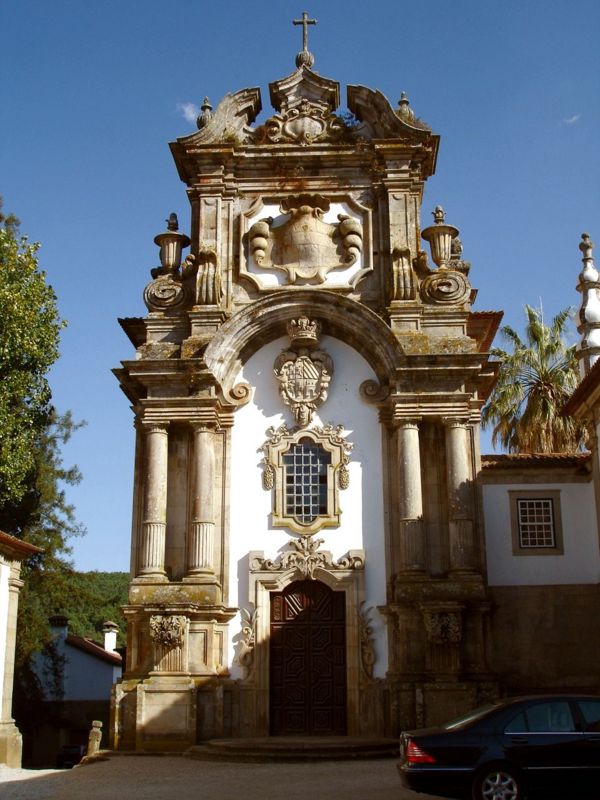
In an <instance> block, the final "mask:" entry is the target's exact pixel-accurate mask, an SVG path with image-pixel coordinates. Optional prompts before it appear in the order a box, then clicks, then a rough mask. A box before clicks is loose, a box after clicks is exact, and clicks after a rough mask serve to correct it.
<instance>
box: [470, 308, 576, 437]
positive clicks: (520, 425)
mask: <svg viewBox="0 0 600 800" xmlns="http://www.w3.org/2000/svg"><path fill="white" fill-rule="evenodd" d="M569 314H570V310H569V309H568V308H566V309H564V310H563V311H560V312H559V313H558V314H557V315H556V316H555V317H554V319H553V320H552V324H551V325H545V324H544V319H543V316H542V312H541V311H538V310H537V309H536V308H532V307H531V306H527V305H526V306H525V315H526V317H527V327H526V329H525V341H523V340H522V339H521V337H520V336H519V334H518V333H517V332H516V331H515V330H514V329H513V328H511V327H510V326H509V325H505V326H504V327H503V328H502V329H501V331H500V333H501V336H502V337H503V338H504V339H505V340H506V341H507V342H508V343H509V344H511V345H512V352H506V351H505V350H502V349H500V348H494V349H493V350H492V354H493V355H494V356H496V357H498V358H500V359H502V366H501V367H500V372H499V374H498V382H497V384H496V388H495V389H494V391H493V393H492V396H491V397H490V399H489V401H488V403H487V405H486V406H485V407H484V409H483V412H482V422H483V427H484V428H486V427H488V426H489V425H493V426H494V427H493V431H492V444H493V445H494V446H495V445H496V444H497V443H500V445H501V446H502V448H504V449H505V450H508V452H509V453H516V452H525V453H558V452H575V451H578V450H581V449H582V448H583V447H584V446H585V441H586V431H585V428H584V426H583V425H582V424H581V423H579V422H577V421H576V420H574V419H573V418H572V417H567V416H563V415H562V413H561V411H562V407H563V405H564V404H565V402H566V401H567V400H568V398H569V396H570V395H571V393H572V392H573V390H574V389H575V387H576V386H577V383H578V380H579V373H578V369H577V358H576V356H575V347H574V346H573V347H567V346H566V344H565V342H564V338H563V337H564V333H565V328H566V325H567V320H568V319H569Z"/></svg>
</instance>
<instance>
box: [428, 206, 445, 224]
mask: <svg viewBox="0 0 600 800" xmlns="http://www.w3.org/2000/svg"><path fill="white" fill-rule="evenodd" d="M431 216H432V217H433V221H434V222H435V224H436V225H443V224H444V220H445V219H446V212H445V211H444V209H443V208H442V207H441V206H436V207H435V208H434V209H433V211H432V212H431Z"/></svg>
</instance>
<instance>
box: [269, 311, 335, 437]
mask: <svg viewBox="0 0 600 800" xmlns="http://www.w3.org/2000/svg"><path fill="white" fill-rule="evenodd" d="M287 329H288V334H289V336H290V340H291V348H290V349H288V350H283V351H282V352H281V353H280V354H279V356H278V357H277V358H276V359H275V364H274V371H275V377H276V378H277V380H278V381H279V394H280V395H281V398H282V400H283V402H284V403H285V404H286V405H287V406H289V407H290V409H291V410H292V413H293V414H294V418H295V420H296V423H297V424H298V425H300V427H306V426H307V425H308V424H310V422H311V420H312V416H313V413H314V411H315V409H316V408H317V406H319V405H321V403H323V402H324V401H325V400H326V399H327V390H328V387H329V383H330V382H331V377H332V375H333V361H332V359H331V357H330V356H329V355H328V354H327V353H326V352H325V351H324V350H315V349H314V348H315V347H316V346H317V344H318V334H319V331H320V325H319V324H318V323H317V322H311V321H310V320H309V319H308V318H307V317H300V319H298V320H292V322H290V324H289V325H288V328H287Z"/></svg>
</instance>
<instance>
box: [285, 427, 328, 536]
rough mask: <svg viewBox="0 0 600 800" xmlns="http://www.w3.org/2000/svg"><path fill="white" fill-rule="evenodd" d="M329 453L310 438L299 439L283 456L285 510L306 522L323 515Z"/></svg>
mask: <svg viewBox="0 0 600 800" xmlns="http://www.w3.org/2000/svg"><path fill="white" fill-rule="evenodd" d="M329 464H331V454H330V453H328V452H326V450H325V449H324V448H323V447H321V446H320V445H318V444H315V442H313V441H312V439H308V438H305V439H300V441H299V442H298V443H297V444H295V445H293V446H292V447H290V449H289V450H288V452H287V453H285V454H284V456H283V466H284V470H285V513H286V514H288V515H289V516H292V517H294V518H295V519H296V520H297V521H298V522H300V523H303V524H309V523H311V522H313V521H314V520H315V519H316V518H317V517H318V516H319V515H324V514H327V471H328V470H327V467H328V465H329Z"/></svg>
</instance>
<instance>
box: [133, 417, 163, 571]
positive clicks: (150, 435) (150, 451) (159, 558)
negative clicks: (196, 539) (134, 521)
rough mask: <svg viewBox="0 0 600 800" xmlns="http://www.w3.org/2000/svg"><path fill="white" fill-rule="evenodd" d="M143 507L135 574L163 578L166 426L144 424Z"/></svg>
mask: <svg viewBox="0 0 600 800" xmlns="http://www.w3.org/2000/svg"><path fill="white" fill-rule="evenodd" d="M143 430H144V432H145V448H144V450H145V458H144V489H143V492H144V510H143V517H142V537H141V543H140V544H141V556H140V566H139V573H138V574H139V576H142V577H150V576H151V577H161V578H163V577H165V576H166V573H165V536H166V530H167V465H168V458H169V435H168V432H167V425H153V424H152V425H144V426H143Z"/></svg>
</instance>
